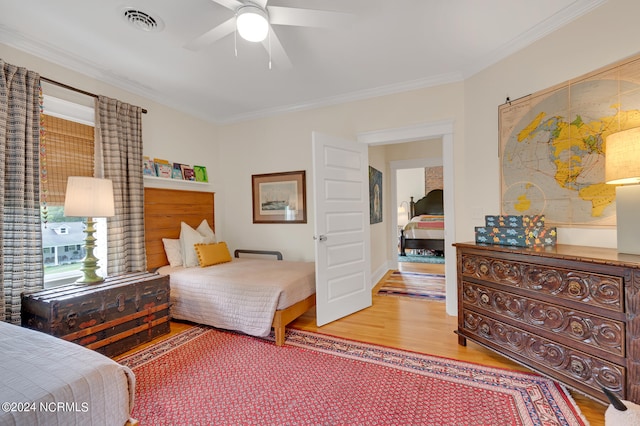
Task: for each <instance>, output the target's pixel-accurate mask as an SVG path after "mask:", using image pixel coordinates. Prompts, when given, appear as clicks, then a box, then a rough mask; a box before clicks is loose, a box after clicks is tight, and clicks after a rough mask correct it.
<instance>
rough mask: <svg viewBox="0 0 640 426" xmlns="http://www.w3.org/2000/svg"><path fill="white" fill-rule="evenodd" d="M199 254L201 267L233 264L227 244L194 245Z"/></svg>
mask: <svg viewBox="0 0 640 426" xmlns="http://www.w3.org/2000/svg"><path fill="white" fill-rule="evenodd" d="M193 247H194V248H195V249H196V253H197V254H198V262H199V263H200V266H201V267H203V268H204V267H205V266H211V265H217V264H218V263H225V262H231V254H230V253H229V248H228V247H227V243H225V242H219V243H212V244H194V246H193Z"/></svg>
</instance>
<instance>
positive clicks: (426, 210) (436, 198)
mask: <svg viewBox="0 0 640 426" xmlns="http://www.w3.org/2000/svg"><path fill="white" fill-rule="evenodd" d="M443 197H444V192H443V191H442V189H434V190H432V191H429V193H428V194H427V195H425V196H424V197H422V198H421V199H419V200H418V201H416V202H415V203H414V202H413V197H412V198H411V201H412V202H411V217H414V216H419V215H421V214H433V215H442V214H444V200H443Z"/></svg>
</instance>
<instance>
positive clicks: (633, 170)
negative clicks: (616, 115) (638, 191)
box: [605, 127, 640, 184]
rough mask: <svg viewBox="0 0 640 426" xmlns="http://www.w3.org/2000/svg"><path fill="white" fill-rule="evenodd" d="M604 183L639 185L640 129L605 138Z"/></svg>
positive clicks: (636, 128)
mask: <svg viewBox="0 0 640 426" xmlns="http://www.w3.org/2000/svg"><path fill="white" fill-rule="evenodd" d="M605 181H606V182H607V183H610V184H629V183H640V127H635V128H633V129H629V130H624V131H622V132H618V133H614V134H612V135H610V136H609V137H607V145H606V155H605Z"/></svg>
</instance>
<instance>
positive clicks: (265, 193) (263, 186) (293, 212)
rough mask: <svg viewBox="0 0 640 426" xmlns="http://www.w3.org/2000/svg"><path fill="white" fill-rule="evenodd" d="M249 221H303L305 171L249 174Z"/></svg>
mask: <svg viewBox="0 0 640 426" xmlns="http://www.w3.org/2000/svg"><path fill="white" fill-rule="evenodd" d="M251 193H252V198H253V223H307V205H306V204H307V198H306V179H305V171H304V170H300V171H294V172H282V173H267V174H261V175H252V176H251Z"/></svg>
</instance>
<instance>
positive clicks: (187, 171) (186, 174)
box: [180, 164, 196, 181]
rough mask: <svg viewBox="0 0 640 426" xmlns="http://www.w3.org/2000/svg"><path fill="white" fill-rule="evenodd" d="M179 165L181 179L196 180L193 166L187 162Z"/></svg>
mask: <svg viewBox="0 0 640 426" xmlns="http://www.w3.org/2000/svg"><path fill="white" fill-rule="evenodd" d="M180 167H181V168H182V179H184V180H189V181H195V180H196V175H195V173H194V171H193V167H191V166H190V165H188V164H182V165H181V166H180Z"/></svg>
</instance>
